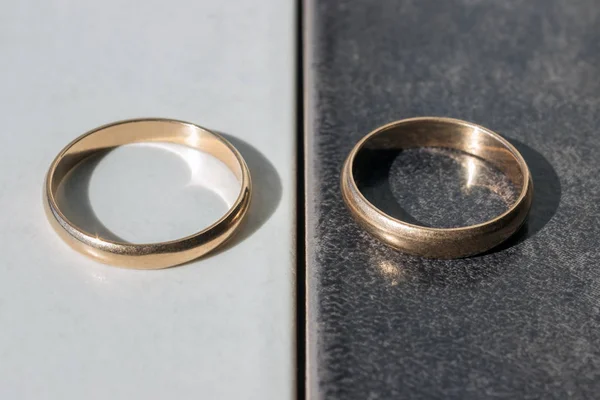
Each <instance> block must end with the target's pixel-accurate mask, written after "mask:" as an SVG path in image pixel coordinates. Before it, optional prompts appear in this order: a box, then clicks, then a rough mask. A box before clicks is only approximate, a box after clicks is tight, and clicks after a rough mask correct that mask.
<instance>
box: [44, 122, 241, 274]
mask: <svg viewBox="0 0 600 400" xmlns="http://www.w3.org/2000/svg"><path fill="white" fill-rule="evenodd" d="M137 142H169V143H177V144H182V145H185V146H188V147H191V148H194V149H197V150H200V151H204V152H207V153H209V154H211V155H213V156H214V157H216V158H218V159H219V160H221V161H222V162H223V163H224V164H225V165H227V167H228V168H229V169H230V170H231V171H232V172H233V173H234V174H235V176H236V177H237V179H238V180H239V182H240V186H241V189H240V192H239V195H238V198H237V199H236V201H235V202H234V204H233V206H232V207H231V209H230V210H229V211H228V212H227V213H226V214H225V215H224V216H223V217H221V218H220V219H219V220H218V221H217V222H215V223H214V224H212V225H211V226H209V227H208V228H206V229H204V230H201V231H199V232H197V233H195V234H193V235H190V236H187V237H184V238H181V239H177V240H172V241H168V242H160V243H149V244H132V243H124V242H115V241H111V240H108V239H104V238H102V237H99V236H97V235H95V234H93V233H90V232H86V231H84V230H83V229H81V228H79V227H77V226H75V225H74V224H73V223H72V222H71V221H69V220H68V219H67V218H66V217H65V215H64V214H63V213H62V212H61V210H60V208H59V206H58V203H57V201H56V199H55V194H56V191H57V189H58V187H59V185H60V183H61V181H62V180H63V179H64V178H65V177H66V176H67V174H68V173H69V171H70V170H71V169H73V168H74V167H75V166H76V165H77V164H78V163H79V162H80V161H83V160H84V159H85V158H87V157H88V156H90V155H91V154H93V153H96V152H98V151H103V150H107V149H112V148H114V147H117V146H122V145H125V144H129V143H137ZM251 192H252V184H251V181H250V171H249V170H248V167H247V165H246V162H245V161H244V159H243V158H242V156H241V154H240V153H239V152H238V151H237V150H236V149H235V147H233V145H231V143H229V142H228V141H227V140H225V139H224V138H223V137H221V136H220V135H218V134H216V133H214V132H211V131H209V130H207V129H204V128H202V127H200V126H197V125H194V124H190V123H187V122H182V121H175V120H170V119H158V118H153V119H137V120H129V121H121V122H115V123H113V124H109V125H104V126H101V127H100V128H97V129H94V130H92V131H90V132H88V133H86V134H84V135H83V136H80V137H79V138H77V139H75V140H74V141H73V142H71V143H69V144H68V145H67V146H66V147H65V148H64V149H63V150H62V151H61V152H60V153H59V154H58V156H56V158H55V160H54V162H53V163H52V165H51V166H50V169H49V170H48V174H47V176H46V183H45V187H44V207H45V209H46V215H47V217H48V220H49V221H50V224H51V225H52V227H53V228H54V230H55V231H56V232H57V233H58V234H59V235H60V236H61V238H62V239H63V240H64V241H65V242H67V243H68V244H69V245H70V246H71V247H73V248H74V249H75V250H77V251H79V252H81V253H83V254H85V255H87V256H90V257H92V258H94V259H96V260H98V261H101V262H104V263H108V264H115V265H119V266H122V267H127V268H135V269H158V268H166V267H171V266H174V265H178V264H182V263H185V262H187V261H191V260H193V259H196V258H198V257H200V256H203V255H205V254H207V253H209V252H211V251H212V250H214V249H215V248H217V247H218V246H220V245H221V244H223V243H224V242H225V241H226V240H227V239H229V238H230V237H231V236H232V235H233V234H234V232H235V231H236V230H237V229H238V227H239V225H240V223H241V221H242V219H243V218H244V216H245V215H246V213H247V211H248V208H249V205H250V196H251Z"/></svg>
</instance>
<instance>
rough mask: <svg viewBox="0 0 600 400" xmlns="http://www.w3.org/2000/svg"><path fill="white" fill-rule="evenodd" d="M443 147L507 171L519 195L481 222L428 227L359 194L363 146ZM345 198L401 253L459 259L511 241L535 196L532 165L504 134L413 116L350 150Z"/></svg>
mask: <svg viewBox="0 0 600 400" xmlns="http://www.w3.org/2000/svg"><path fill="white" fill-rule="evenodd" d="M415 147H443V148H450V149H455V150H459V151H462V152H465V153H468V154H470V155H473V156H475V157H478V158H480V159H482V160H484V161H487V162H490V163H491V164H492V165H493V166H495V167H496V168H498V169H499V170H500V171H501V172H503V173H504V174H505V175H506V176H507V177H508V178H509V179H510V181H511V182H512V184H513V185H514V186H515V187H516V190H517V191H518V193H519V195H518V197H517V200H516V201H515V202H514V203H513V204H512V205H510V207H509V209H508V210H507V211H506V212H504V213H503V214H501V215H499V216H497V217H496V218H494V219H491V220H489V221H486V222H484V223H481V224H477V225H471V226H464V227H458V228H448V229H443V228H430V227H424V226H419V225H414V224H410V223H407V222H404V221H401V220H399V219H396V218H393V217H391V216H390V215H387V214H385V213H384V212H382V211H381V210H379V209H378V208H377V207H375V206H374V205H373V204H371V203H370V202H369V201H368V200H367V199H366V198H365V197H364V196H363V194H362V193H361V192H360V190H359V189H358V186H357V184H356V182H355V180H354V176H355V172H356V171H357V170H356V168H358V167H359V166H357V165H355V158H356V156H357V154H358V153H359V151H360V150H361V149H370V150H401V149H408V148H415ZM341 188H342V196H343V198H344V201H345V203H346V205H347V206H348V208H349V209H350V212H351V214H352V215H353V217H354V218H355V219H356V220H357V222H358V223H359V224H360V225H361V226H362V227H363V228H365V229H366V230H367V231H368V232H369V233H371V234H372V235H373V236H375V237H376V238H378V239H379V240H381V241H382V242H384V243H386V244H388V245H389V246H391V247H393V248H395V249H397V250H400V251H402V252H405V253H408V254H413V255H418V256H422V257H427V258H445V259H449V258H461V257H467V256H471V255H475V254H479V253H482V252H485V251H486V250H489V249H491V248H493V247H495V246H497V245H498V244H500V243H502V242H503V241H505V240H506V239H508V238H509V237H510V236H511V235H512V234H514V233H515V232H516V231H517V230H518V229H519V228H520V227H521V226H522V225H523V223H524V222H525V220H526V218H527V214H528V213H529V209H530V208H531V202H532V199H533V183H532V180H531V174H530V173H529V168H528V167H527V164H526V163H525V160H524V159H523V157H522V156H521V154H519V152H518V151H517V149H516V148H515V147H514V146H513V145H511V144H510V143H509V142H508V141H507V140H505V139H504V138H502V137H501V136H500V135H498V134H496V133H494V132H492V131H490V130H488V129H486V128H484V127H481V126H478V125H475V124H473V123H470V122H466V121H461V120H457V119H452V118H437V117H421V118H410V119H405V120H401V121H396V122H392V123H390V124H387V125H384V126H382V127H380V128H378V129H376V130H374V131H373V132H371V133H369V134H368V135H367V136H365V137H364V138H363V139H362V140H361V141H359V142H358V143H357V144H356V146H355V147H354V148H353V149H352V151H351V152H350V154H349V156H348V158H347V159H346V162H345V164H344V167H343V169H342V177H341Z"/></svg>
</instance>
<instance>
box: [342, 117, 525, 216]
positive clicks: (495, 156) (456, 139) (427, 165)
mask: <svg viewBox="0 0 600 400" xmlns="http://www.w3.org/2000/svg"><path fill="white" fill-rule="evenodd" d="M519 158H520V157H518V156H517V155H515V154H514V153H513V152H512V150H511V149H510V148H509V147H507V146H506V145H505V143H504V141H503V140H502V139H500V138H498V137H497V136H495V135H494V134H490V133H489V132H488V131H486V130H484V129H481V128H478V127H476V126H472V125H469V124H466V123H465V124H461V123H458V122H453V121H446V120H435V119H432V120H416V121H403V122H402V123H401V124H398V125H395V126H394V125H392V126H389V127H387V128H386V129H384V130H383V131H380V132H378V133H376V134H375V135H372V136H371V137H369V138H368V139H367V140H366V141H365V142H364V143H363V145H362V147H361V148H360V149H359V150H358V152H357V154H356V156H355V158H354V160H353V164H352V171H353V177H354V179H355V182H356V184H357V187H358V189H359V190H360V191H361V193H362V194H363V196H365V198H366V199H367V200H369V202H371V204H373V205H374V206H375V207H377V208H379V209H380V210H381V211H383V212H384V213H385V214H388V215H390V216H392V217H393V218H396V219H399V220H402V221H404V222H408V223H412V224H414V225H421V226H431V227H440V228H450V227H459V226H469V225H475V224H478V223H482V222H485V221H488V220H490V219H492V218H494V217H496V216H498V215H500V214H502V213H503V212H504V211H506V210H507V209H508V208H509V207H510V206H511V205H512V204H513V203H514V202H515V200H516V199H517V197H518V196H519V194H520V193H521V191H522V189H523V182H524V177H523V172H522V171H523V169H522V165H521V164H520V161H519ZM457 200H458V202H459V204H456V202H457ZM407 205H408V208H406V207H405V206H407Z"/></svg>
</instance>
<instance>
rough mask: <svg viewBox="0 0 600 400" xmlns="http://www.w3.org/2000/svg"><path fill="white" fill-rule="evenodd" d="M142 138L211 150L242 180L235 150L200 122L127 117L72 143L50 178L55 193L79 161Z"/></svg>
mask: <svg viewBox="0 0 600 400" xmlns="http://www.w3.org/2000/svg"><path fill="white" fill-rule="evenodd" d="M140 142H169V143H177V144H181V145H185V146H189V147H192V148H195V149H197V150H200V151H204V152H206V153H209V154H211V155H213V156H214V157H216V158H217V159H219V160H220V161H222V162H223V163H224V164H225V165H227V167H228V168H229V169H230V170H231V171H232V172H233V173H234V174H235V176H236V177H237V179H238V180H239V181H240V182H241V181H242V167H241V165H240V162H239V160H238V159H237V157H236V154H235V153H234V152H233V151H232V150H231V148H230V147H229V146H227V145H226V144H225V143H224V142H223V141H222V140H220V139H219V138H218V137H217V136H215V135H214V134H212V133H211V132H208V131H206V130H203V129H201V128H199V127H197V126H194V125H190V124H185V123H180V122H177V121H168V120H140V121H127V122H124V123H122V124H116V125H111V126H108V127H105V128H101V129H99V130H98V131H95V132H93V133H91V134H89V135H87V136H85V137H84V138H82V139H81V140H79V141H78V142H76V143H74V144H73V145H72V146H71V147H69V148H68V149H67V150H66V152H65V153H64V154H63V157H62V159H61V160H60V162H59V163H58V165H56V169H55V170H54V173H53V174H52V176H51V177H50V179H51V191H52V195H55V194H56V191H57V188H58V186H59V185H60V183H61V182H62V180H63V179H64V178H65V176H66V175H67V174H68V173H69V171H70V170H71V169H73V168H74V167H75V165H77V164H78V163H79V162H81V161H82V160H84V159H86V158H87V157H88V156H90V155H92V154H94V153H97V152H99V151H104V150H109V149H112V148H114V147H118V146H122V145H125V144H130V143H140Z"/></svg>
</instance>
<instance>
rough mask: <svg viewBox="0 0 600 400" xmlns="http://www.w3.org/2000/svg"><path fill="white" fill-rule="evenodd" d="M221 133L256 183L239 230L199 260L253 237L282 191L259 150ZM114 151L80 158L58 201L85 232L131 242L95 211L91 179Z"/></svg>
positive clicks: (275, 205) (269, 163)
mask: <svg viewBox="0 0 600 400" xmlns="http://www.w3.org/2000/svg"><path fill="white" fill-rule="evenodd" d="M220 134H221V135H222V136H223V137H225V138H226V139H227V140H228V141H229V142H230V143H231V144H232V145H233V146H234V147H235V148H236V149H237V150H238V151H239V152H240V154H242V157H243V158H244V160H245V161H246V164H247V165H248V168H249V169H250V175H251V179H252V186H253V190H252V199H251V203H250V208H249V210H248V214H247V216H246V219H245V220H244V222H243V223H242V225H241V226H240V230H239V231H238V232H236V234H234V235H233V236H232V237H231V239H229V240H228V241H227V242H226V243H224V244H222V245H221V246H219V247H218V248H217V249H215V251H213V252H211V253H209V254H207V255H205V256H202V257H200V258H198V259H203V258H206V257H210V256H212V255H215V254H218V253H220V252H223V251H226V250H227V249H229V248H231V247H233V246H235V245H236V244H238V243H240V242H242V241H243V240H245V239H247V238H249V237H250V236H252V235H253V234H254V233H255V232H256V231H257V230H258V229H260V228H261V227H262V226H263V225H264V224H265V223H266V222H267V220H268V219H269V218H270V217H271V215H272V214H273V213H274V212H275V210H276V209H277V207H278V205H279V203H280V201H281V197H282V193H283V192H282V184H281V179H280V177H279V174H278V173H277V170H276V169H275V167H274V166H273V164H272V163H271V162H270V161H269V160H268V159H267V158H266V157H265V156H264V155H263V154H262V153H261V152H260V151H259V150H257V149H256V148H255V147H254V146H252V145H250V144H249V143H247V142H245V141H243V140H241V139H238V138H236V137H234V136H231V135H229V134H223V133H220ZM112 150H114V149H107V150H103V151H99V152H96V153H93V154H91V155H90V156H88V157H86V158H85V159H83V160H82V161H80V162H79V163H78V164H77V165H76V166H75V167H74V168H73V169H72V170H71V171H70V172H69V173H68V174H67V176H66V177H65V178H64V179H63V182H62V184H61V185H60V186H59V188H58V191H57V193H56V200H57V202H58V204H59V207H60V209H61V211H62V212H63V214H64V215H65V217H66V218H67V219H68V220H69V221H71V222H72V223H73V224H74V225H76V226H78V227H80V228H81V229H83V230H84V231H86V232H88V233H91V234H93V235H98V236H100V237H103V238H105V239H108V240H111V241H114V242H121V243H130V242H128V241H127V240H125V239H123V238H121V237H119V236H118V235H117V234H115V233H114V232H112V231H111V230H110V229H109V228H107V227H106V226H105V225H104V224H103V223H102V221H100V219H99V218H98V216H97V214H96V213H95V212H94V208H93V206H92V203H91V199H90V181H91V177H92V175H93V173H94V170H95V169H96V167H97V166H98V164H99V163H100V161H101V160H102V159H103V158H104V157H106V156H107V155H108V153H110V152H111V151H112ZM198 259H196V260H198ZM196 260H192V261H190V262H189V263H192V262H194V261H196ZM186 264H187V263H186Z"/></svg>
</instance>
